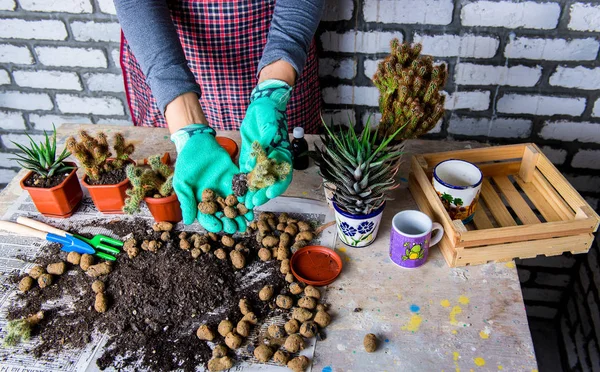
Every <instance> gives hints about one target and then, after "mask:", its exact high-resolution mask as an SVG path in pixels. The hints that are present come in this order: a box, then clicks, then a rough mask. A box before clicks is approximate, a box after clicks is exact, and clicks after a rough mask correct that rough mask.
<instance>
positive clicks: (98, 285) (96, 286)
mask: <svg viewBox="0 0 600 372" xmlns="http://www.w3.org/2000/svg"><path fill="white" fill-rule="evenodd" d="M105 288H106V287H105V285H104V282H103V281H101V280H94V282H93V283H92V291H93V292H94V293H101V292H104V289H105Z"/></svg>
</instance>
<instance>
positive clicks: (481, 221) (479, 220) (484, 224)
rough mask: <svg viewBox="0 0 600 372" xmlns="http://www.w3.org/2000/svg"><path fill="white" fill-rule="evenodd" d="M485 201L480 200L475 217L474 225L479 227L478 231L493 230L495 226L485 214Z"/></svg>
mask: <svg viewBox="0 0 600 372" xmlns="http://www.w3.org/2000/svg"><path fill="white" fill-rule="evenodd" d="M484 205H485V201H484V200H479V203H477V207H476V208H475V215H474V216H473V223H474V224H475V226H477V230H485V229H493V228H494V225H493V224H492V221H490V219H489V218H488V216H487V214H486V212H485V208H484Z"/></svg>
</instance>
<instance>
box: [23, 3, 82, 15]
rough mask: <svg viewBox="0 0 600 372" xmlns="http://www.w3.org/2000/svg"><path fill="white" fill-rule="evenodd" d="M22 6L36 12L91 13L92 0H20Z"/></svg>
mask: <svg viewBox="0 0 600 372" xmlns="http://www.w3.org/2000/svg"><path fill="white" fill-rule="evenodd" d="M19 4H20V5H21V8H23V9H25V10H31V11H36V12H65V13H91V12H92V4H91V2H90V0H60V1H57V0H19Z"/></svg>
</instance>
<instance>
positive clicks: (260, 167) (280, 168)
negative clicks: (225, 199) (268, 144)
mask: <svg viewBox="0 0 600 372" xmlns="http://www.w3.org/2000/svg"><path fill="white" fill-rule="evenodd" d="M250 155H251V156H252V157H254V158H256V165H255V166H254V169H252V171H251V172H250V173H248V175H247V177H246V180H247V182H248V188H249V189H250V191H256V190H258V189H262V188H265V187H268V186H271V185H273V184H274V183H275V182H277V181H280V180H284V179H285V178H286V177H287V176H288V175H289V174H290V172H291V171H292V166H291V164H290V163H287V162H281V163H278V162H277V161H276V160H274V159H270V158H269V157H267V154H266V152H265V150H264V149H263V148H262V146H261V145H260V143H258V142H257V141H255V142H253V143H252V153H251V154H250Z"/></svg>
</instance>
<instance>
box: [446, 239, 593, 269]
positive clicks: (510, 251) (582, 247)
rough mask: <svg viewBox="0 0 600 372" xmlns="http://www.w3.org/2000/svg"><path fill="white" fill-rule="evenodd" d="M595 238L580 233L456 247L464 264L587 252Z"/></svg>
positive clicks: (457, 261)
mask: <svg viewBox="0 0 600 372" xmlns="http://www.w3.org/2000/svg"><path fill="white" fill-rule="evenodd" d="M593 240H594V235H593V234H579V235H574V236H565V237H561V238H551V239H540V240H534V241H526V242H516V243H506V244H498V245H488V246H486V247H480V248H477V249H469V248H465V249H462V248H455V249H456V254H457V255H456V260H455V262H456V265H457V266H464V265H467V264H475V263H482V262H489V261H498V260H505V259H506V258H508V257H510V258H531V257H536V256H538V255H540V254H542V253H540V252H543V254H544V255H546V256H556V255H559V254H562V253H563V252H571V253H574V254H576V253H586V252H587V251H588V250H589V249H590V246H591V244H592V242H593Z"/></svg>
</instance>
